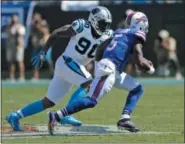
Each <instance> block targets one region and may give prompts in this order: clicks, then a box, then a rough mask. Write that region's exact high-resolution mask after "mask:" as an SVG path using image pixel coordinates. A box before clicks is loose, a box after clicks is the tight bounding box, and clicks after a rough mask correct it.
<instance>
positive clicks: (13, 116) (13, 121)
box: [6, 111, 23, 131]
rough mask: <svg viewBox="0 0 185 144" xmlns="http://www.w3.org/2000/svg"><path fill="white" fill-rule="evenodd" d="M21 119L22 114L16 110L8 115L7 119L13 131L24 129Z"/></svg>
mask: <svg viewBox="0 0 185 144" xmlns="http://www.w3.org/2000/svg"><path fill="white" fill-rule="evenodd" d="M19 119H20V116H19V114H18V113H17V112H15V111H14V112H12V113H10V114H9V115H7V116H6V120H7V122H8V123H9V124H10V125H11V127H12V129H13V131H23V130H22V129H21V128H20V123H19Z"/></svg>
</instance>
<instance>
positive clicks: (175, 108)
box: [2, 85, 184, 143]
mask: <svg viewBox="0 0 185 144" xmlns="http://www.w3.org/2000/svg"><path fill="white" fill-rule="evenodd" d="M144 89H145V91H144V95H143V97H142V98H141V100H140V102H139V104H138V105H137V107H136V109H135V111H134V113H133V121H134V122H135V123H136V124H137V125H138V127H141V128H142V129H143V130H144V131H158V132H178V133H175V134H160V135H156V134H150V135H105V136H68V137H67V136H64V137H61V136H55V137H50V136H49V137H40V138H21V139H19V138H17V139H3V140H2V142H3V143H6V142H7V143H49V142H50V143H54V142H57V143H64V142H68V143H87V142H107V143H108V142H109V143H110V142H112V143H113V142H121V143H132V142H135V143H136V142H140V143H143V142H152V143H153V142H158V143H162V142H163V143H164V142H176V143H177V142H181V143H183V142H184V86H182V85H181V86H144ZM46 90H47V87H38V86H37V87H36V86H35V87H34V86H31V87H7V88H2V123H3V125H7V122H6V121H5V120H4V119H5V116H6V114H7V113H9V112H11V111H13V110H15V109H19V108H21V107H23V106H25V105H26V104H28V103H31V102H32V101H35V100H37V99H40V98H42V97H43V96H44V95H45V92H46ZM70 94H71V92H70V93H69V94H68V96H66V97H64V99H63V100H62V102H61V103H59V104H58V105H57V106H56V107H54V108H53V110H57V109H59V108H62V107H64V106H65V103H66V102H67V100H68V98H69V95H70ZM126 96H127V92H125V91H123V90H118V89H113V90H112V91H111V92H110V93H109V94H107V95H106V96H105V97H104V98H103V99H102V100H101V102H100V103H99V105H98V106H97V107H95V108H94V109H89V110H85V111H82V112H80V113H78V114H76V117H77V118H79V119H80V120H82V121H83V122H84V123H87V124H103V125H106V124H111V125H114V124H116V122H117V120H119V118H120V114H121V111H122V107H123V105H124V103H125V98H126ZM21 123H30V124H43V123H47V114H46V111H45V112H42V113H40V114H37V115H35V116H33V117H28V118H25V119H23V120H21Z"/></svg>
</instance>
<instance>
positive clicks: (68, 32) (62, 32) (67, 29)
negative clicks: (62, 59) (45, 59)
mask: <svg viewBox="0 0 185 144" xmlns="http://www.w3.org/2000/svg"><path fill="white" fill-rule="evenodd" d="M75 34H76V33H75V31H74V30H73V28H72V27H71V25H65V26H62V27H60V28H58V29H56V30H54V31H53V32H52V33H51V35H50V37H49V38H48V40H47V42H46V44H45V46H44V48H43V51H44V52H47V50H48V49H49V48H50V47H51V46H52V45H53V43H54V42H55V41H56V39H57V38H58V37H72V36H74V35H75Z"/></svg>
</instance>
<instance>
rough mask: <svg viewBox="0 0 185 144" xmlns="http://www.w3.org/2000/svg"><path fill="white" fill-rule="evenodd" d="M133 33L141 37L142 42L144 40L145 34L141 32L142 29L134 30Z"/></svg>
mask: <svg viewBox="0 0 185 144" xmlns="http://www.w3.org/2000/svg"><path fill="white" fill-rule="evenodd" d="M134 35H135V36H136V37H137V38H139V39H141V40H142V41H143V42H145V41H146V34H145V33H144V32H142V31H136V32H135V33H134Z"/></svg>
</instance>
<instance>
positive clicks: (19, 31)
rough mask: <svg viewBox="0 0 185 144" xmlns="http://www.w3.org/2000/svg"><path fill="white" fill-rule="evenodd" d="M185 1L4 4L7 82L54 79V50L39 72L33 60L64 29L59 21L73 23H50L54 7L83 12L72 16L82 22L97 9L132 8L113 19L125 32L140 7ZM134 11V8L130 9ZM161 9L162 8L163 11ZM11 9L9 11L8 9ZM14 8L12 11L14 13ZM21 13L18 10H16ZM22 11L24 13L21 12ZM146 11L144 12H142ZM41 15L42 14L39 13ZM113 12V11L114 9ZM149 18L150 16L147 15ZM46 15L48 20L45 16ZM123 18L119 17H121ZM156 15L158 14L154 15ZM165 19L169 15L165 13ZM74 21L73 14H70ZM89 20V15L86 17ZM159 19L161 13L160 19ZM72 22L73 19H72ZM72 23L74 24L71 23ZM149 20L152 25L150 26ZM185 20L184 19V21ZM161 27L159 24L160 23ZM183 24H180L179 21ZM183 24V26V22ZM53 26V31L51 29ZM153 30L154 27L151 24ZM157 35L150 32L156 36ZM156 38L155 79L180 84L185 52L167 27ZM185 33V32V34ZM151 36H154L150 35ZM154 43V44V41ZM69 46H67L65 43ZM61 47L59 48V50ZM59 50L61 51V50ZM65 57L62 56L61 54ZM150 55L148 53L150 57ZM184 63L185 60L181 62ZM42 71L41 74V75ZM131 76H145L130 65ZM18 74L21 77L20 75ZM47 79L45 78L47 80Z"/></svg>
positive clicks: (177, 3)
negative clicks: (127, 21) (128, 18)
mask: <svg viewBox="0 0 185 144" xmlns="http://www.w3.org/2000/svg"><path fill="white" fill-rule="evenodd" d="M183 3H184V2H183V0H141V1H140V0H110V1H101V0H100V1H97V0H95V1H60V2H59V1H37V2H36V1H35V2H26V1H25V2H23V1H21V2H20V1H13V2H10V1H8V0H7V1H5V0H3V1H2V26H1V28H2V31H1V34H2V37H1V40H2V44H1V52H2V55H3V56H2V57H4V60H5V63H4V62H3V65H4V66H2V71H3V72H4V73H3V78H4V79H9V80H10V81H11V82H15V81H16V80H17V77H18V80H19V81H20V82H24V81H25V79H28V78H29V79H30V78H31V80H32V81H38V80H39V79H40V78H41V77H42V76H41V75H44V74H46V77H50V76H52V73H53V69H54V62H55V60H56V55H59V54H58V53H57V52H55V53H57V54H53V51H54V50H53V51H52V48H50V49H49V51H48V53H47V58H46V63H45V66H44V67H43V68H42V69H41V70H39V69H34V68H33V67H31V64H30V60H31V58H32V57H34V56H35V55H36V54H37V53H38V52H39V51H40V50H41V49H42V47H43V46H44V44H45V43H46V41H47V39H48V37H49V36H50V32H52V30H53V29H55V28H58V27H60V26H62V25H60V23H56V22H54V21H57V19H60V20H61V21H64V24H67V23H68V22H69V20H68V21H67V20H66V21H65V19H66V18H62V17H58V15H56V14H54V13H53V14H54V15H53V16H52V17H51V16H50V20H49V21H48V19H47V14H46V13H44V11H48V13H52V10H50V7H51V6H56V5H58V6H60V11H59V12H60V13H66V14H67V13H68V12H72V11H75V12H79V13H78V14H77V13H72V14H76V17H75V18H81V17H78V16H81V12H86V13H87V11H88V10H90V9H91V8H93V7H94V6H97V5H105V6H108V8H109V7H110V6H111V5H120V6H121V5H123V4H124V5H125V4H126V5H128V6H127V8H126V9H124V8H123V12H122V17H121V18H119V19H118V18H117V19H116V21H114V17H115V15H113V22H115V23H116V24H115V25H114V27H113V29H114V30H115V29H117V28H124V20H125V18H126V16H127V15H128V14H129V13H130V12H132V11H135V10H138V9H137V5H143V6H146V5H160V6H162V5H165V6H166V5H182V4H183ZM133 5H134V8H136V9H134V8H130V6H132V7H133ZM160 6H159V7H160ZM7 8H9V10H8V9H7ZM10 8H12V10H10ZM16 9H17V10H16ZM21 9H22V11H21ZM141 10H142V9H141ZM39 11H40V12H39ZM110 11H111V9H110ZM146 14H147V13H146ZM43 15H44V16H43ZM117 15H119V13H117ZM153 15H155V13H153ZM164 15H165V12H164ZM68 16H69V17H71V13H69V14H68ZM86 16H87V15H86ZM155 16H157V13H156V15H155ZM71 19H72V18H71ZM71 19H70V22H71ZM150 19H152V18H150V17H149V22H150ZM182 19H184V17H183V18H182ZM156 23H157V22H156ZM176 23H177V24H179V22H178V21H176ZM180 24H181V22H180ZM50 25H52V28H51V27H50ZM150 26H151V27H152V26H153V23H151V22H150ZM152 32H153V31H150V33H152ZM155 33H156V34H155V38H152V39H153V41H152V43H150V46H152V47H147V49H150V51H152V55H155V60H156V64H155V67H156V68H157V71H156V74H155V76H158V77H169V76H172V77H175V78H176V79H177V80H180V79H182V78H183V75H182V72H183V69H184V65H183V64H182V62H180V61H179V58H178V50H179V49H184V47H180V45H179V44H178V42H179V39H178V37H175V36H174V35H173V34H171V31H170V30H169V29H167V28H166V27H164V26H160V28H156V29H155ZM182 33H184V30H182ZM149 36H150V35H149ZM150 42H151V41H150ZM64 43H65V42H64ZM56 47H57V46H56ZM58 48H59V47H58ZM60 54H61V53H60ZM146 54H147V53H146ZM181 60H182V58H181ZM28 71H29V76H27V75H26V76H25V73H27V72H28ZM40 71H41V74H40ZM125 71H127V72H128V73H130V74H132V75H136V76H143V75H141V74H140V72H139V71H137V69H135V67H134V64H133V63H132V62H129V64H128V67H127V69H126V70H125ZM16 74H18V76H17V75H16ZM44 78H45V77H44Z"/></svg>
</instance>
